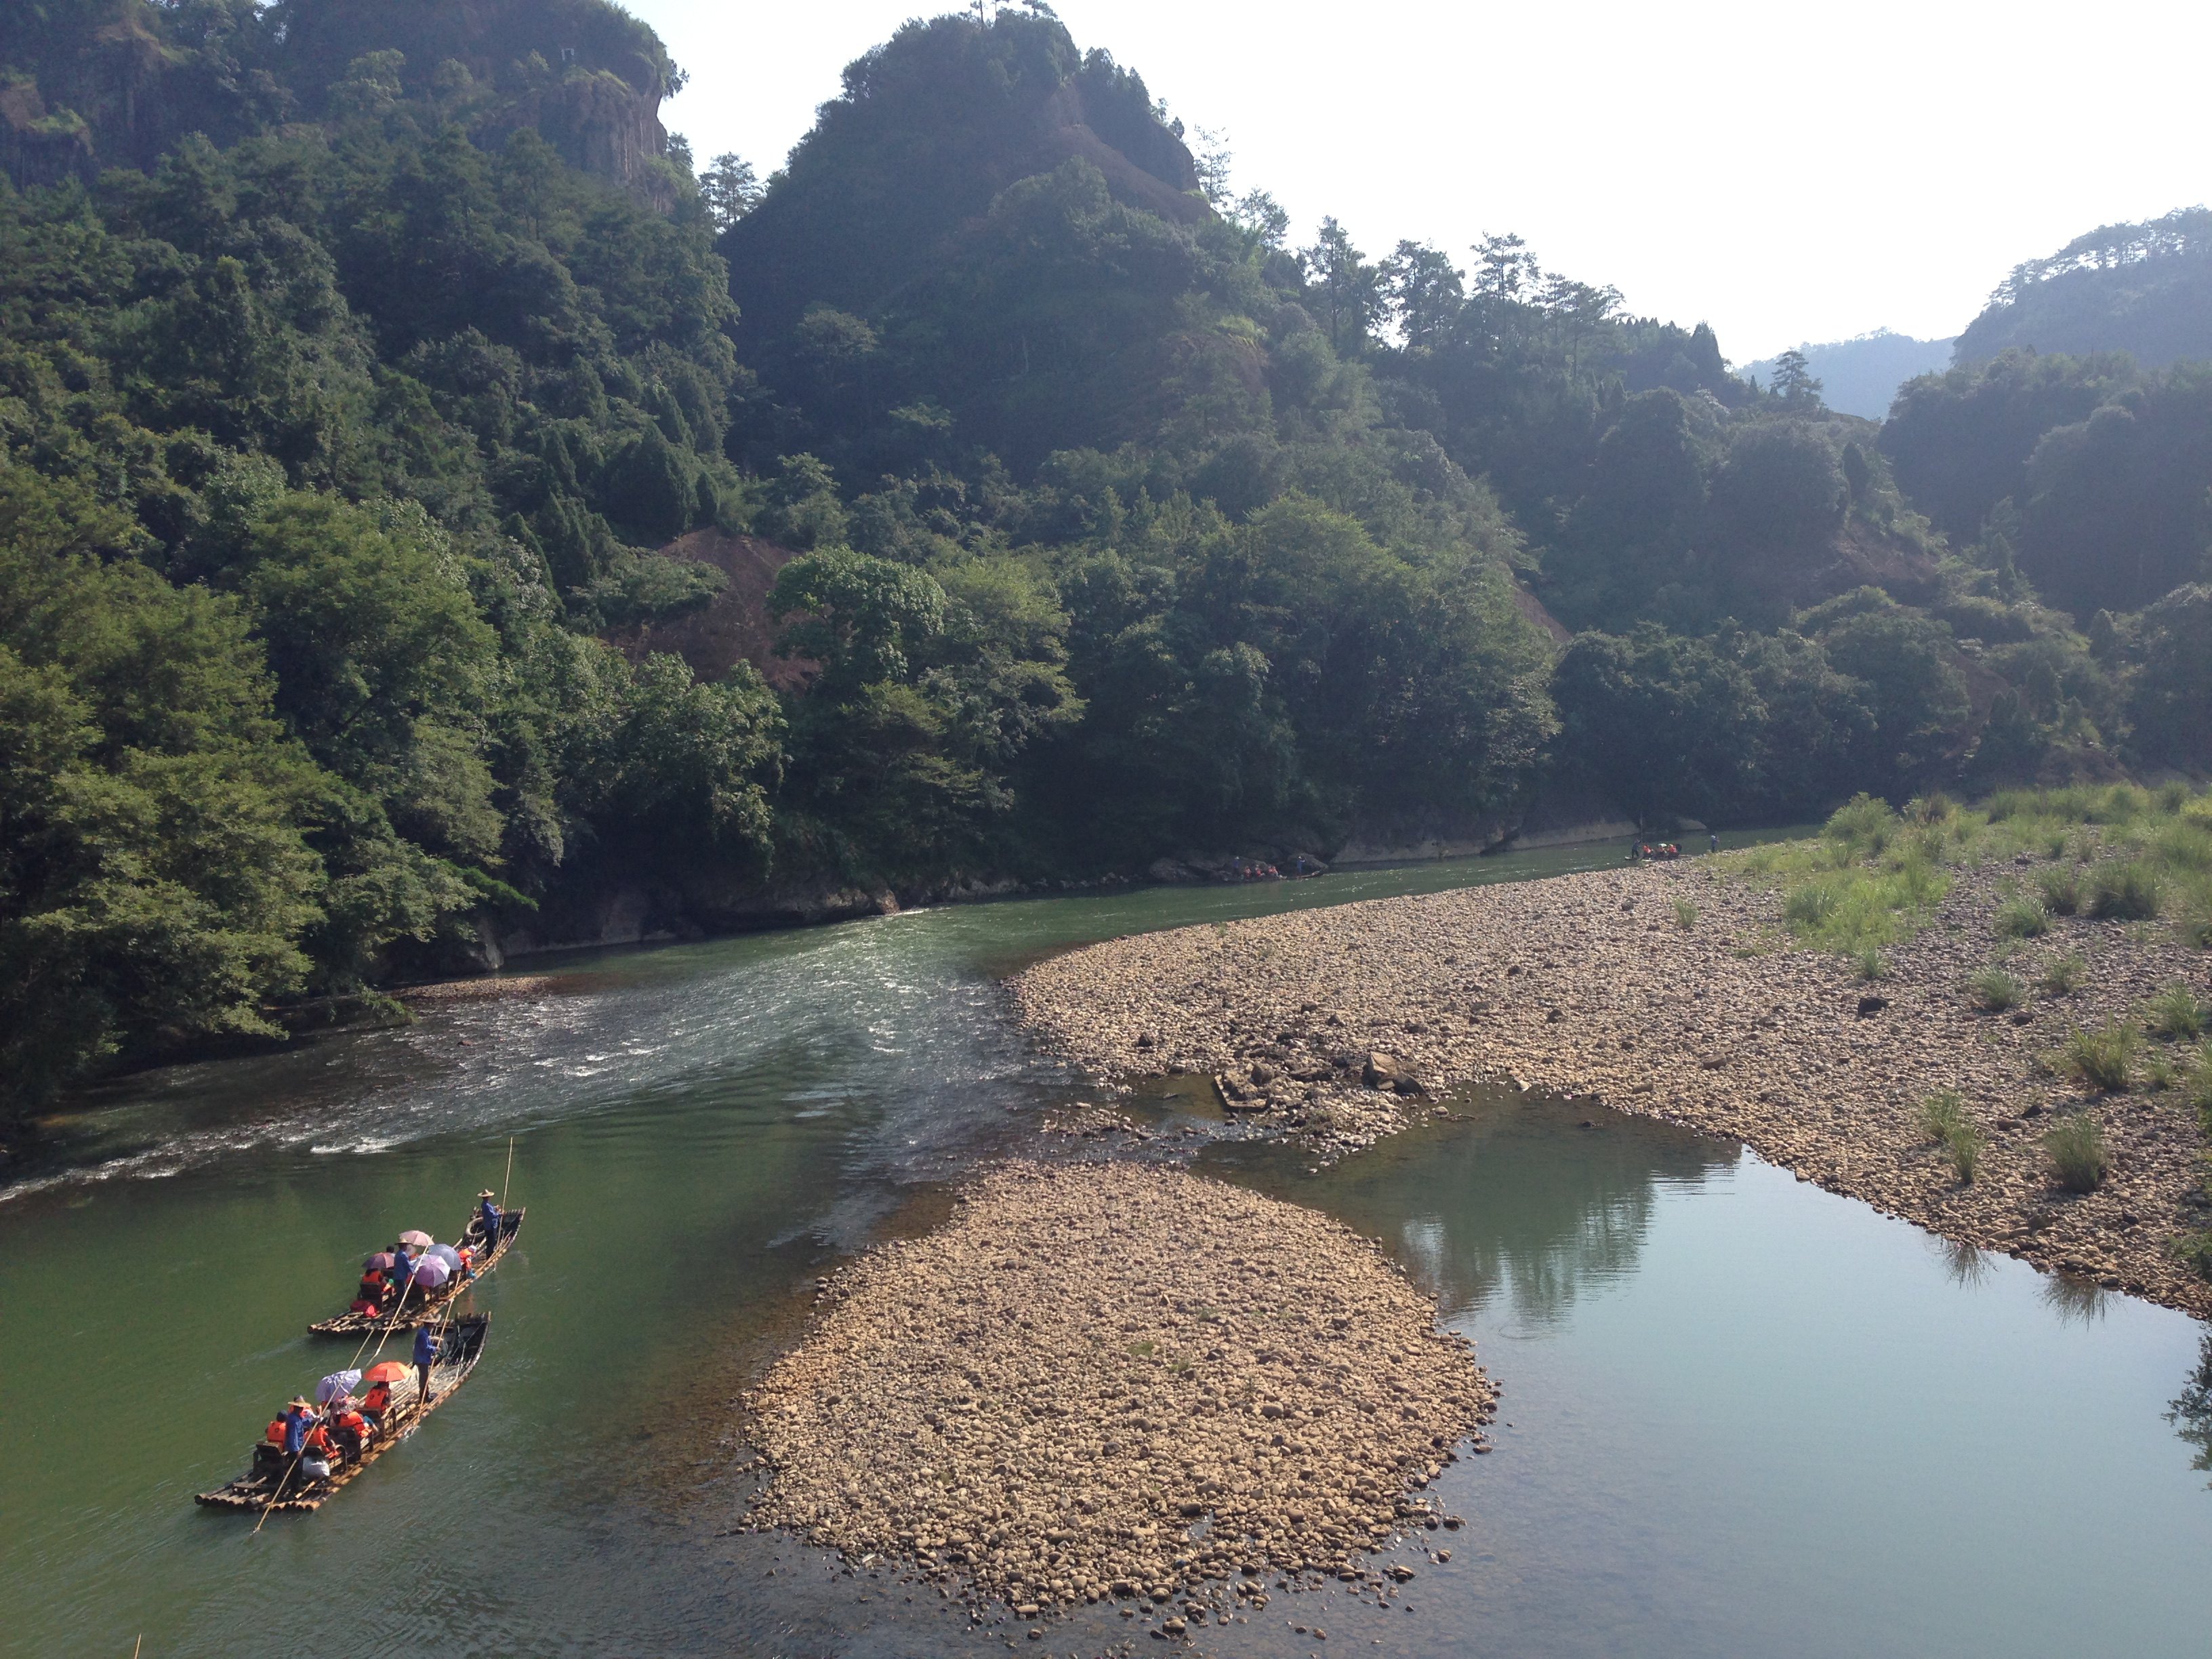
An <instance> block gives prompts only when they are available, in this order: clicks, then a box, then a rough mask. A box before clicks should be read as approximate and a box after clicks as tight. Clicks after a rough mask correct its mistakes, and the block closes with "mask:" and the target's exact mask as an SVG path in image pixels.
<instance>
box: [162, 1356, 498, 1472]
mask: <svg viewBox="0 0 2212 1659" xmlns="http://www.w3.org/2000/svg"><path fill="white" fill-rule="evenodd" d="M490 1324H491V1316H490V1315H489V1314H481V1313H479V1314H468V1315H465V1316H463V1317H461V1318H459V1319H456V1320H455V1321H454V1322H453V1327H452V1328H451V1329H449V1330H448V1331H447V1333H446V1339H445V1344H444V1346H443V1348H442V1349H441V1352H440V1355H439V1358H438V1363H437V1364H435V1365H433V1366H432V1367H431V1368H430V1392H429V1395H428V1397H427V1398H425V1397H423V1396H422V1395H420V1394H419V1393H418V1392H417V1390H416V1384H415V1378H414V1376H413V1374H412V1372H411V1371H410V1374H409V1375H408V1376H404V1377H402V1378H401V1379H400V1380H399V1381H398V1382H397V1383H393V1384H392V1407H391V1409H390V1410H389V1411H387V1412H386V1413H385V1416H384V1426H383V1427H382V1428H381V1429H380V1431H378V1432H377V1433H376V1434H375V1435H374V1436H373V1437H371V1438H370V1440H369V1443H368V1445H367V1446H366V1447H364V1448H363V1449H362V1454H361V1455H360V1456H359V1457H357V1458H355V1459H353V1460H351V1461H350V1462H344V1463H341V1464H339V1465H337V1467H336V1468H333V1469H331V1472H330V1474H328V1475H326V1476H318V1477H314V1478H309V1477H307V1476H306V1475H304V1474H301V1472H300V1463H301V1460H300V1459H299V1458H297V1457H292V1456H287V1455H285V1453H284V1452H283V1449H282V1448H280V1447H276V1446H273V1445H270V1444H269V1443H267V1442H265V1441H264V1443H261V1444H260V1445H258V1446H256V1447H255V1448H254V1449H253V1462H252V1466H251V1467H250V1468H248V1469H247V1470H246V1473H245V1474H241V1475H240V1476H239V1477H238V1478H237V1479H236V1480H233V1481H231V1482H230V1483H229V1484H228V1486H218V1487H216V1490H215V1491H213V1492H197V1493H195V1494H194V1495H193V1498H192V1502H194V1503H195V1504H206V1505H207V1506H208V1507H209V1508H210V1509H218V1510H254V1511H256V1512H265V1511H267V1510H288V1511H289V1510H305V1511H309V1512H312V1511H313V1510H319V1509H320V1508H322V1506H323V1505H324V1504H327V1503H329V1502H330V1501H331V1498H334V1497H336V1496H337V1492H338V1490H339V1488H341V1487H343V1486H349V1485H351V1484H352V1482H353V1481H354V1480H355V1478H356V1477H357V1476H358V1475H359V1474H361V1472H362V1470H363V1469H365V1468H368V1466H369V1465H370V1464H371V1463H374V1462H376V1460H377V1459H378V1458H380V1457H381V1456H383V1455H384V1454H385V1453H386V1452H387V1451H389V1450H391V1449H392V1447H394V1446H396V1445H398V1443H400V1442H401V1441H403V1440H404V1439H405V1438H406V1437H408V1436H409V1435H410V1434H412V1433H414V1432H415V1430H416V1426H417V1425H419V1424H421V1422H422V1419H424V1418H426V1417H428V1416H429V1414H430V1413H432V1412H434V1411H435V1410H437V1409H438V1407H441V1406H442V1405H444V1404H445V1403H446V1401H448V1400H450V1399H452V1398H453V1394H454V1391H455V1390H456V1389H459V1387H460V1386H461V1384H462V1383H465V1382H467V1381H468V1378H469V1373H470V1372H471V1371H472V1370H475V1369H476V1364H477V1358H478V1357H479V1356H480V1355H482V1354H483V1345H484V1334H485V1331H486V1330H487V1329H488V1328H489V1326H490Z"/></svg>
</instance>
